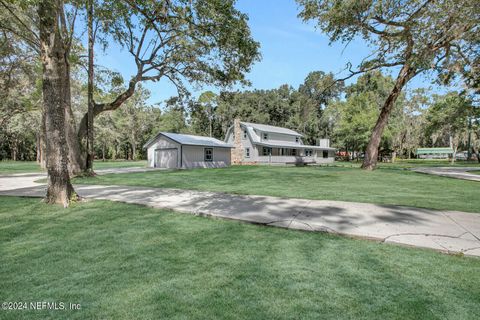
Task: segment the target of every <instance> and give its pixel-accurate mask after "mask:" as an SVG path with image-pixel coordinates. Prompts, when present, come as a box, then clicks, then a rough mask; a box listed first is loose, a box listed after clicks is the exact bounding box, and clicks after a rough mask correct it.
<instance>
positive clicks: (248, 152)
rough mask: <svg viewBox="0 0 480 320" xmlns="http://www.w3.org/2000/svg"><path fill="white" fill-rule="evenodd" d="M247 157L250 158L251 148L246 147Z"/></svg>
mask: <svg viewBox="0 0 480 320" xmlns="http://www.w3.org/2000/svg"><path fill="white" fill-rule="evenodd" d="M245 158H250V148H245Z"/></svg>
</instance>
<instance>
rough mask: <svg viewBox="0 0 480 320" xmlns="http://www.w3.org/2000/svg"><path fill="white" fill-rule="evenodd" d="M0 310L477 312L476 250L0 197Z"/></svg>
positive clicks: (196, 315)
mask: <svg viewBox="0 0 480 320" xmlns="http://www.w3.org/2000/svg"><path fill="white" fill-rule="evenodd" d="M0 228H1V231H0V259H1V263H0V284H1V290H0V301H2V302H4V301H17V302H19V301H27V302H30V301H48V302H65V303H79V304H80V305H81V310H80V311H66V310H65V311H50V312H48V311H3V310H0V318H1V319H31V318H38V319H45V318H55V319H93V318H95V319H139V318H141V319H158V318H173V319H219V318H221V319H318V318H325V319H332V318H335V319H339V318H344V319H362V318H363V319H478V318H480V272H478V270H480V259H476V258H467V257H458V256H448V255H445V254H441V253H438V252H435V251H431V250H422V249H412V248H405V247H401V246H395V245H389V244H380V243H377V242H373V241H367V240H354V239H349V238H345V237H339V236H334V235H328V234H324V233H309V232H301V231H293V230H285V229H280V228H272V227H264V226H258V225H251V224H244V223H240V222H236V221H228V220H218V219H207V218H202V217H195V216H192V215H188V214H180V213H173V212H169V211H161V210H156V209H151V208H147V207H142V206H136V205H127V204H121V203H115V202H108V201H90V202H87V203H80V204H74V205H73V206H72V207H70V208H68V209H63V208H60V207H58V206H47V205H45V204H42V203H40V201H39V200H38V199H27V198H15V197H0Z"/></svg>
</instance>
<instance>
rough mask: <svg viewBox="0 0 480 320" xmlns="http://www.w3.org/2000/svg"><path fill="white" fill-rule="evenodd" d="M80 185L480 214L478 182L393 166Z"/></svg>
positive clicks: (255, 170)
mask: <svg viewBox="0 0 480 320" xmlns="http://www.w3.org/2000/svg"><path fill="white" fill-rule="evenodd" d="M74 182H75V183H81V184H106V185H132V186H149V187H159V188H179V189H194V190H206V191H216V192H228V193H236V194H258V195H268V196H278V197H292V198H306V199H322V200H341V201H356V202H368V203H377V204H387V205H406V206H414V207H422V208H433V209H440V210H459V211H468V212H480V197H479V187H480V184H479V183H478V182H475V181H463V180H457V179H452V178H445V177H437V176H430V175H426V174H421V173H416V172H412V171H409V170H405V169H402V168H398V167H388V166H382V167H380V168H379V169H378V170H376V171H373V172H366V171H363V170H360V169H358V168H349V167H344V166H338V167H336V166H335V167H278V166H232V167H229V168H223V169H195V170H175V171H154V172H146V173H128V174H110V175H102V176H96V177H93V178H79V179H75V180H74Z"/></svg>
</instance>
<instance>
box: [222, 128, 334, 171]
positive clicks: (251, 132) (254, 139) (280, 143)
mask: <svg viewBox="0 0 480 320" xmlns="http://www.w3.org/2000/svg"><path fill="white" fill-rule="evenodd" d="M225 142H227V143H228V144H229V145H233V146H234V149H232V162H233V163H239V164H240V163H278V164H306V163H329V162H333V161H335V151H336V149H335V148H330V140H329V139H320V140H319V145H317V146H312V145H305V144H304V143H303V135H301V134H300V133H298V132H296V131H294V130H290V129H287V128H282V127H275V126H270V125H265V124H257V123H249V122H241V121H240V120H239V119H236V120H235V122H234V125H233V126H232V127H230V128H229V129H228V131H227V134H226V136H225Z"/></svg>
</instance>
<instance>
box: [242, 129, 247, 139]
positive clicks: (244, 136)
mask: <svg viewBox="0 0 480 320" xmlns="http://www.w3.org/2000/svg"><path fill="white" fill-rule="evenodd" d="M243 139H244V140H245V139H247V130H243Z"/></svg>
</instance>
